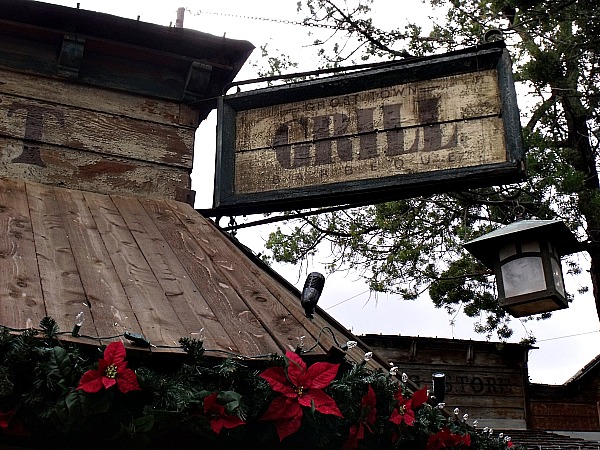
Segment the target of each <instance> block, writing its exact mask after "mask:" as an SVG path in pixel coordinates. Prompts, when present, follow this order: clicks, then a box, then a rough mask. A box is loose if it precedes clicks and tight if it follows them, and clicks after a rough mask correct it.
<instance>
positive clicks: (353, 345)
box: [342, 341, 358, 351]
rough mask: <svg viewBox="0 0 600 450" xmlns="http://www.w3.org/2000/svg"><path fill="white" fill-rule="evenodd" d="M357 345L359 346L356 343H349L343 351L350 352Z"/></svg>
mask: <svg viewBox="0 0 600 450" xmlns="http://www.w3.org/2000/svg"><path fill="white" fill-rule="evenodd" d="M357 345H358V342H356V341H348V342H346V343H345V344H344V345H342V350H344V351H348V350H351V349H353V348H354V347H356V346H357Z"/></svg>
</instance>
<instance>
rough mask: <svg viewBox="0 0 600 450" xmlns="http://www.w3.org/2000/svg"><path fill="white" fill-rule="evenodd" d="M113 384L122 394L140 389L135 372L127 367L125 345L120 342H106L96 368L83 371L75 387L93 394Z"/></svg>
mask: <svg viewBox="0 0 600 450" xmlns="http://www.w3.org/2000/svg"><path fill="white" fill-rule="evenodd" d="M115 384H116V385H117V387H118V388H119V390H120V391H121V392H122V393H123V394H126V393H127V392H129V391H139V390H140V386H139V384H138V381H137V377H136V376H135V372H134V371H133V370H131V369H128V368H127V361H125V347H124V346H123V343H122V342H111V343H110V344H108V346H107V347H106V349H105V350H104V358H102V359H100V360H98V370H88V371H87V372H86V373H84V374H83V376H82V377H81V380H79V386H77V389H82V390H83V391H84V392H87V393H90V394H93V393H94V392H98V391H99V390H100V389H102V388H105V389H108V388H110V387H112V386H114V385H115Z"/></svg>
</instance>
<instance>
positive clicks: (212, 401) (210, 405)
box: [204, 392, 244, 434]
mask: <svg viewBox="0 0 600 450" xmlns="http://www.w3.org/2000/svg"><path fill="white" fill-rule="evenodd" d="M218 395H219V394H218V392H215V393H214V394H210V395H209V396H208V397H206V398H205V399H204V414H206V415H207V416H208V417H210V427H211V428H212V430H213V431H214V432H215V433H217V434H220V433H221V430H222V429H223V428H235V427H237V426H240V425H244V421H243V420H242V419H240V418H239V417H238V416H233V415H231V414H225V407H224V406H223V405H220V404H219V403H217V397H218Z"/></svg>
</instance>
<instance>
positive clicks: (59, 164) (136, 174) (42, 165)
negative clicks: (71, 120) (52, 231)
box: [0, 139, 191, 198]
mask: <svg viewBox="0 0 600 450" xmlns="http://www.w3.org/2000/svg"><path fill="white" fill-rule="evenodd" d="M1 142H2V152H0V172H1V173H3V174H4V175H5V176H6V177H11V178H21V179H27V180H30V181H35V182H38V183H43V184H49V185H54V186H62V187H68V188H70V189H77V190H84V191H94V192H100V193H103V194H110V193H122V194H131V195H151V196H158V197H164V198H177V195H178V194H177V193H178V189H183V190H186V189H190V186H191V181H190V176H189V170H188V169H186V168H182V167H174V166H165V165H158V164H153V163H148V162H143V161H138V160H131V159H126V158H119V157H115V156H110V155H100V154H97V153H93V152H86V151H80V150H72V149H68V148H65V147H59V146H54V145H48V144H42V145H39V146H31V145H29V144H28V143H26V142H24V141H21V140H17V139H2V140H1ZM24 145H27V148H24Z"/></svg>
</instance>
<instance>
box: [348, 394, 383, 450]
mask: <svg viewBox="0 0 600 450" xmlns="http://www.w3.org/2000/svg"><path fill="white" fill-rule="evenodd" d="M360 404H361V412H360V417H359V419H358V425H352V426H351V427H350V434H349V436H348V440H347V441H346V442H345V443H344V447H343V449H342V450H355V449H357V448H358V441H360V440H361V439H364V437H365V428H366V429H367V430H369V431H370V432H371V433H373V430H372V429H371V426H373V425H375V420H376V419H377V408H375V406H376V404H377V399H376V397H375V391H374V390H373V388H372V387H371V385H369V389H368V391H367V393H366V394H365V395H364V397H363V398H362V400H361V402H360Z"/></svg>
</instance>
